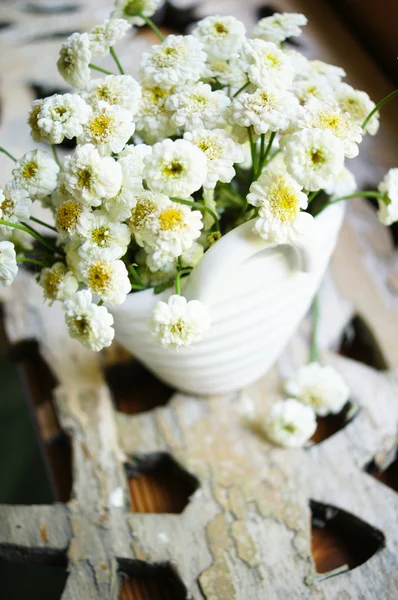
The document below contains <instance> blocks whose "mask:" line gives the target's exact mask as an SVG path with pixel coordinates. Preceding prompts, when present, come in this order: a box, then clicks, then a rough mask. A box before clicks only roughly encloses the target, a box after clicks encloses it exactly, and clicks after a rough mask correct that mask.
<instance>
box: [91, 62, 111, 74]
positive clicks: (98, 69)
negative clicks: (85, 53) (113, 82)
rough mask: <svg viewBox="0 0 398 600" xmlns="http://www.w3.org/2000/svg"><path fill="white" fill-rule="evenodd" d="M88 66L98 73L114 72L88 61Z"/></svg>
mask: <svg viewBox="0 0 398 600" xmlns="http://www.w3.org/2000/svg"><path fill="white" fill-rule="evenodd" d="M88 66H89V67H90V69H93V70H94V71H99V72H100V73H105V75H114V74H115V73H112V71H108V70H107V69H103V68H102V67H99V66H98V65H93V63H90V64H89V65H88Z"/></svg>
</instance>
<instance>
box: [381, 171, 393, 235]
mask: <svg viewBox="0 0 398 600" xmlns="http://www.w3.org/2000/svg"><path fill="white" fill-rule="evenodd" d="M378 189H379V192H380V193H381V194H384V196H385V199H384V200H379V201H378V202H379V210H378V213H377V215H378V217H379V219H380V221H381V222H382V223H383V224H384V225H392V224H393V223H395V222H396V221H398V169H390V170H389V171H388V173H387V174H386V175H385V177H384V179H383V181H382V182H381V183H380V184H379V188H378Z"/></svg>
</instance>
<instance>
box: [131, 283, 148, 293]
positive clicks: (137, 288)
mask: <svg viewBox="0 0 398 600" xmlns="http://www.w3.org/2000/svg"><path fill="white" fill-rule="evenodd" d="M131 289H132V290H137V291H140V292H142V290H147V289H148V287H147V286H146V285H138V284H136V283H132V284H131Z"/></svg>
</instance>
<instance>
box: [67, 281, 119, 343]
mask: <svg viewBox="0 0 398 600" xmlns="http://www.w3.org/2000/svg"><path fill="white" fill-rule="evenodd" d="M63 308H64V313H65V321H66V324H67V326H68V330H69V335H70V336H71V337H72V338H75V339H77V340H79V342H80V343H81V344H82V345H83V346H85V347H86V348H89V349H90V350H95V351H96V352H98V351H99V350H102V348H106V347H108V346H110V345H111V343H112V340H113V338H114V335H115V331H114V329H113V328H112V325H113V316H112V315H111V314H110V313H109V312H108V311H107V309H106V308H105V306H97V304H94V303H93V301H92V295H91V292H89V291H88V290H82V291H81V292H77V293H76V294H75V297H74V298H73V299H71V300H66V301H65V302H64V305H63Z"/></svg>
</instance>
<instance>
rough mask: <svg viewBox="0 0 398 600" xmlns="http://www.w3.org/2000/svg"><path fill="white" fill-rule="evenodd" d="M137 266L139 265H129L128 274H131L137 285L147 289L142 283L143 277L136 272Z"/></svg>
mask: <svg viewBox="0 0 398 600" xmlns="http://www.w3.org/2000/svg"><path fill="white" fill-rule="evenodd" d="M136 266H137V265H136V264H135V263H133V264H131V265H128V267H127V269H128V272H129V273H130V275H131V277H132V279H133V280H134V282H135V283H136V284H137V285H139V286H141V287H142V288H144V289H145V285H144V282H143V281H142V279H141V277H140V276H139V275H138V273H137V271H136V270H135V267H136Z"/></svg>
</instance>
